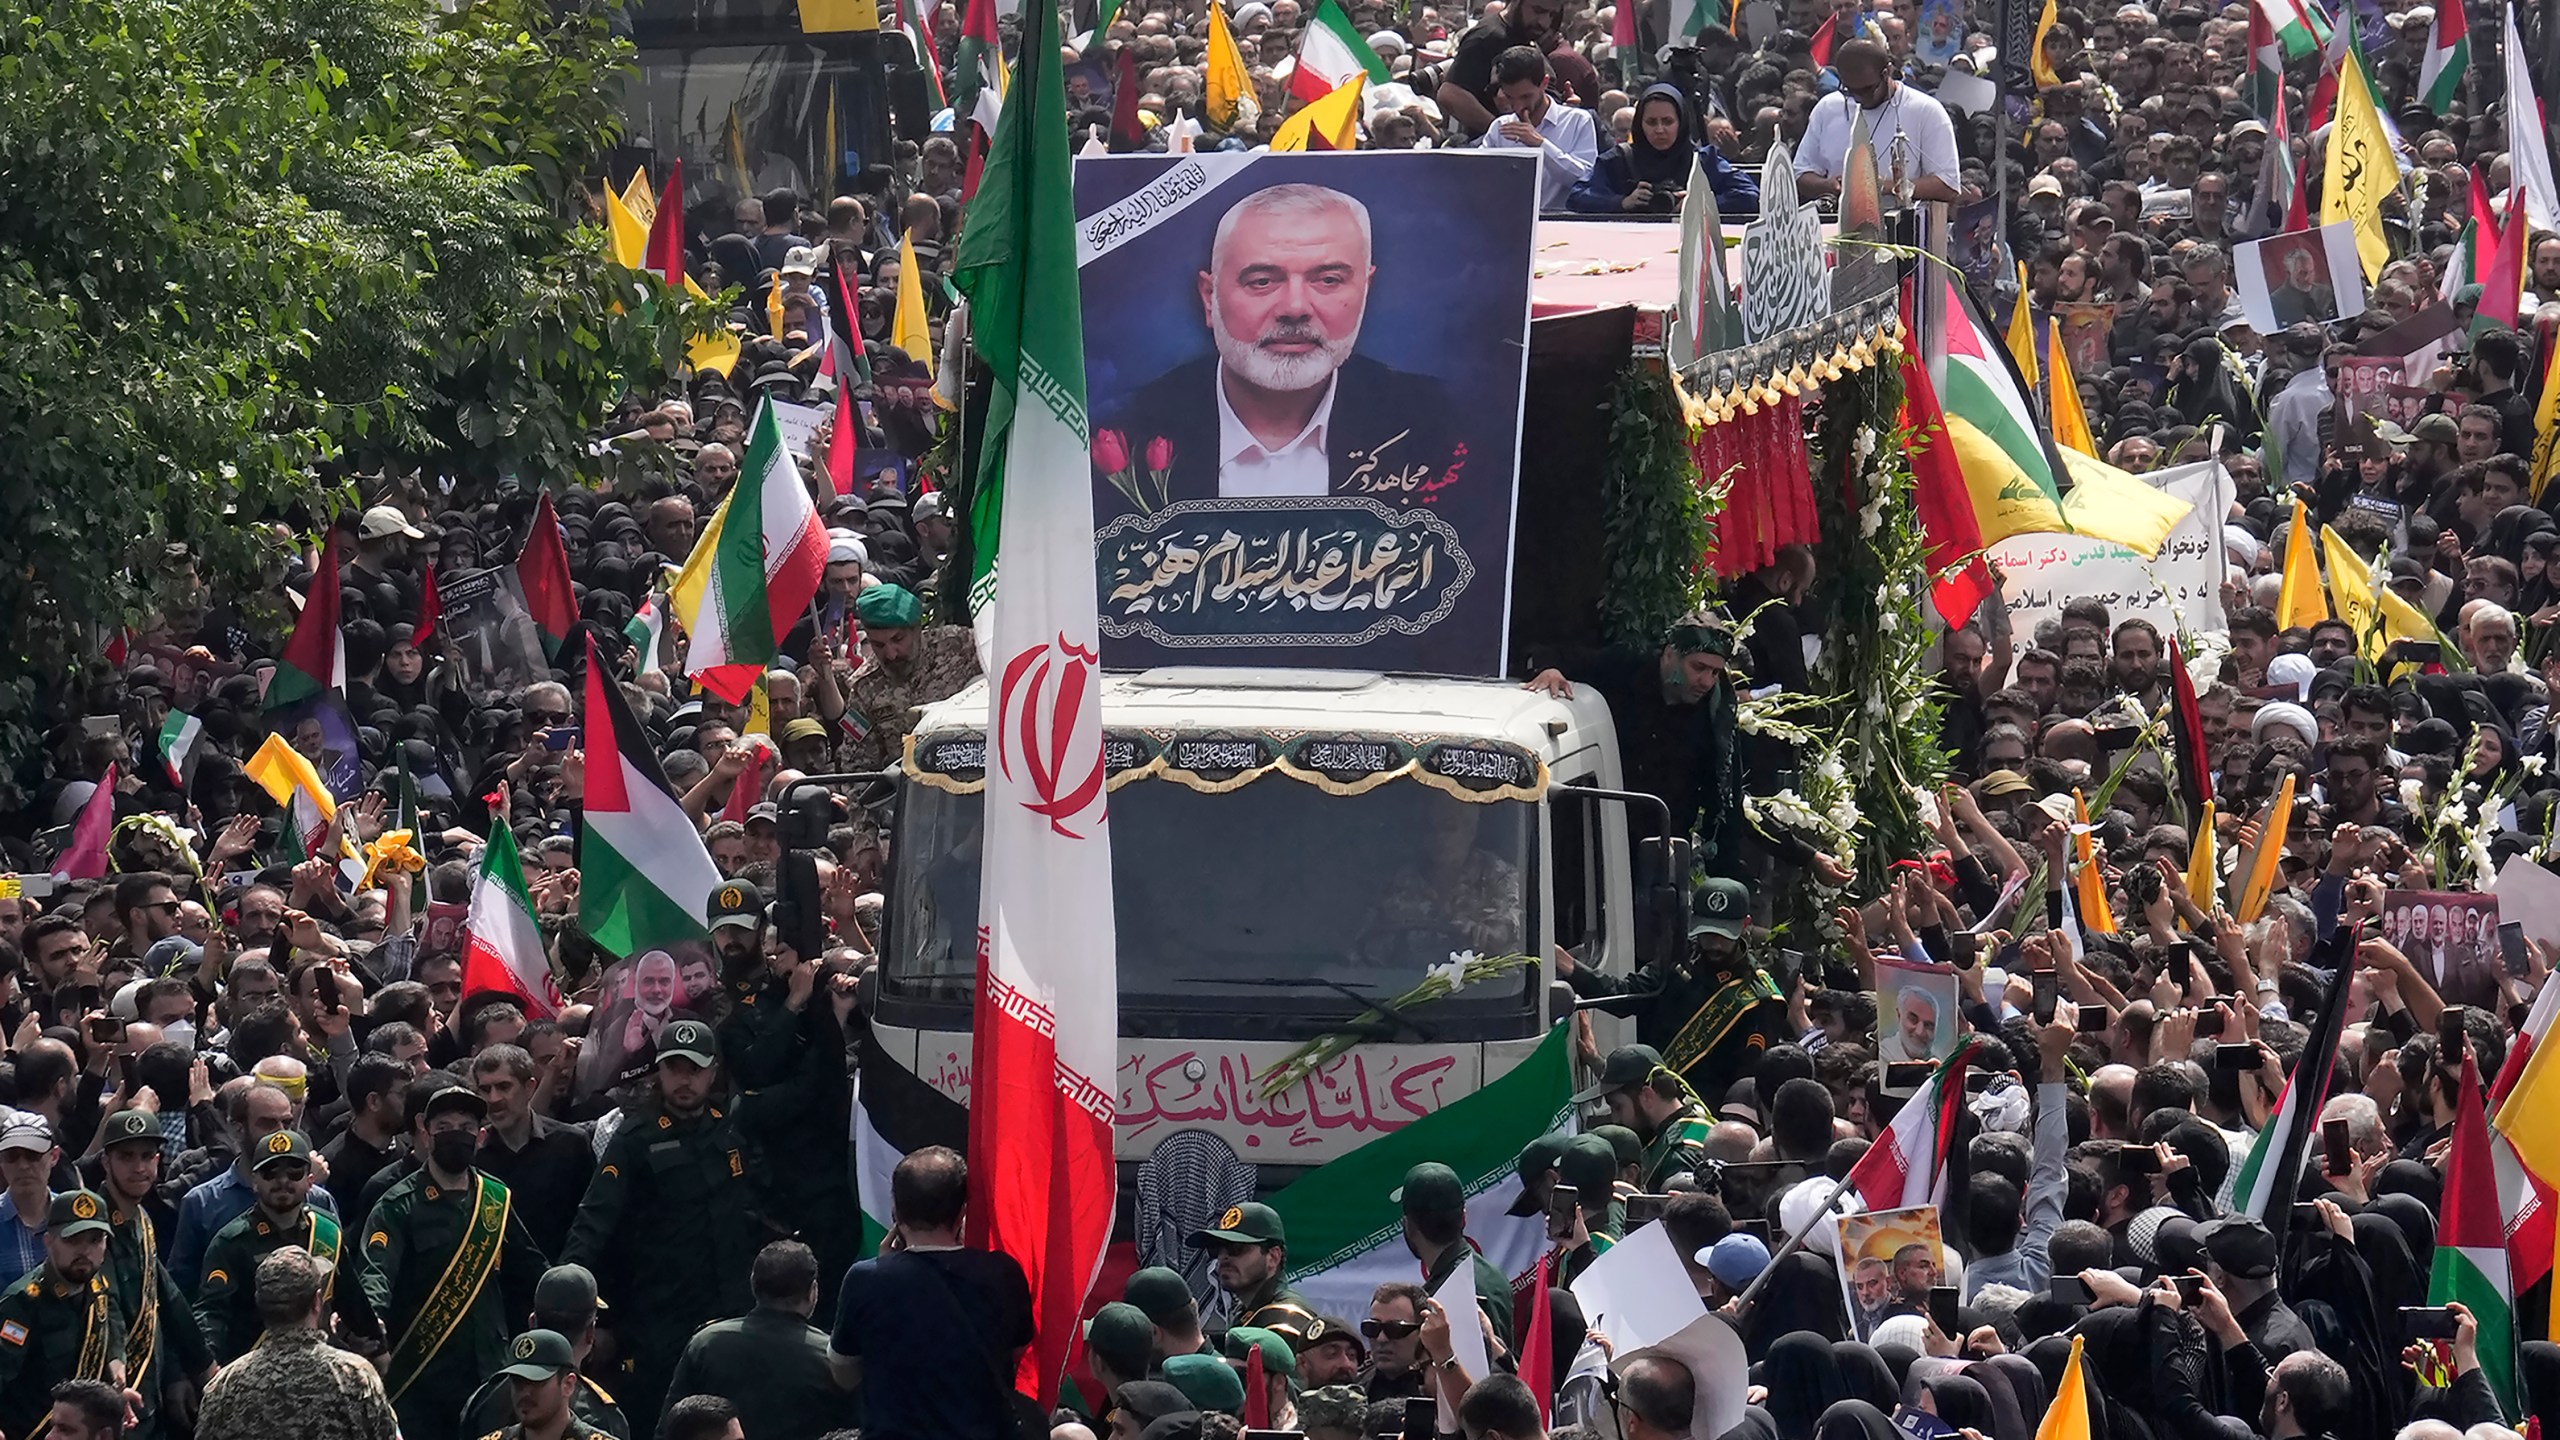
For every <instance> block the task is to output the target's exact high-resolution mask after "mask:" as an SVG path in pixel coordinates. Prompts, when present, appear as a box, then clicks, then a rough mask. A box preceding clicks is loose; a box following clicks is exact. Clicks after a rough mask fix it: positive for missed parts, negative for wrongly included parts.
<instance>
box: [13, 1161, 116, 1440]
mask: <svg viewBox="0 0 2560 1440" xmlns="http://www.w3.org/2000/svg"><path fill="white" fill-rule="evenodd" d="M111 1228H112V1227H111V1226H110V1225H109V1224H108V1222H107V1201H106V1197H105V1196H102V1195H100V1194H99V1193H98V1192H96V1191H94V1190H66V1191H64V1192H62V1193H61V1194H59V1195H56V1196H54V1197H53V1204H52V1206H51V1207H50V1208H49V1209H48V1210H47V1212H46V1215H45V1232H44V1263H43V1264H42V1265H39V1266H37V1267H36V1269H35V1271H34V1272H33V1273H32V1274H29V1275H27V1276H25V1277H23V1278H21V1279H20V1280H19V1281H18V1283H16V1284H15V1285H12V1286H10V1287H9V1289H8V1291H7V1293H5V1294H0V1435H32V1434H34V1433H36V1426H37V1425H38V1424H39V1423H40V1422H41V1421H43V1420H44V1419H45V1417H46V1416H48V1415H50V1414H51V1413H52V1412H53V1387H54V1386H56V1385H59V1384H61V1383H62V1382H63V1381H65V1380H104V1381H107V1382H109V1383H111V1384H115V1385H119V1386H120V1385H122V1384H123V1383H124V1351H125V1330H126V1328H127V1326H128V1325H129V1324H130V1322H131V1317H130V1316H128V1315H126V1314H125V1312H124V1310H123V1308H122V1307H121V1306H119V1305H117V1304H116V1302H115V1296H114V1294H113V1293H112V1292H111V1291H110V1290H109V1288H108V1286H107V1278H106V1275H105V1274H104V1273H103V1272H104V1271H105V1269H106V1261H107V1232H108V1230H109V1229H111Z"/></svg>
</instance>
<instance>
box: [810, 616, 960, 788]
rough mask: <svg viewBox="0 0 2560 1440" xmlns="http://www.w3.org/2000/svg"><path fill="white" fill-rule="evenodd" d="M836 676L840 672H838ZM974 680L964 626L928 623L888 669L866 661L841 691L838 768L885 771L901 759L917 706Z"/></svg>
mask: <svg viewBox="0 0 2560 1440" xmlns="http://www.w3.org/2000/svg"><path fill="white" fill-rule="evenodd" d="M838 674H839V677H841V675H842V672H841V671H839V672H838ZM977 678H978V646H977V641H976V640H975V639H974V638H973V637H972V636H971V635H970V633H969V629H968V627H967V626H965V625H928V626H925V627H924V628H922V629H920V630H918V631H917V632H916V644H915V653H914V654H912V655H910V656H908V657H907V662H906V663H905V664H903V665H900V666H897V667H895V668H892V667H890V666H886V665H883V664H881V663H880V662H879V661H878V660H876V659H873V658H870V657H867V656H866V657H865V658H864V660H863V662H862V664H861V666H860V667H859V668H857V669H856V670H855V671H854V672H853V676H852V678H851V679H849V680H845V679H841V678H840V679H839V684H838V687H837V688H838V689H840V690H841V691H843V693H844V706H845V709H844V726H843V730H844V738H841V739H839V740H838V741H837V742H836V768H837V769H839V770H886V769H889V768H891V767H892V766H895V765H896V764H898V762H899V761H900V760H901V759H903V758H904V757H905V755H906V746H907V732H908V731H910V730H912V729H914V728H915V723H916V717H915V712H916V708H917V707H918V706H922V705H930V704H932V703H933V702H935V701H936V700H948V699H950V698H951V697H952V696H954V695H957V694H959V693H960V691H961V689H962V687H964V686H966V685H967V684H968V683H969V682H970V681H972V680H975V679H977Z"/></svg>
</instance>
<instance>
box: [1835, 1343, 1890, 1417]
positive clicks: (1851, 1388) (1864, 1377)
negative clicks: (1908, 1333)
mask: <svg viewBox="0 0 2560 1440" xmlns="http://www.w3.org/2000/svg"><path fill="white" fill-rule="evenodd" d="M1831 1358H1832V1359H1833V1360H1834V1361H1836V1362H1837V1363H1838V1364H1839V1366H1840V1383H1841V1384H1842V1385H1844V1386H1846V1387H1847V1388H1848V1394H1849V1398H1850V1399H1852V1400H1864V1401H1866V1402H1867V1403H1868V1404H1870V1405H1873V1406H1876V1407H1877V1408H1879V1409H1882V1408H1884V1407H1886V1406H1891V1405H1895V1404H1899V1403H1900V1402H1901V1389H1902V1387H1901V1386H1900V1385H1899V1384H1898V1383H1896V1382H1895V1380H1894V1378H1893V1371H1891V1370H1890V1369H1887V1368H1886V1367H1885V1363H1884V1357H1883V1356H1881V1355H1879V1354H1877V1353H1876V1349H1875V1347H1874V1346H1872V1345H1862V1344H1860V1343H1858V1342H1857V1341H1855V1340H1836V1341H1833V1342H1832V1345H1831Z"/></svg>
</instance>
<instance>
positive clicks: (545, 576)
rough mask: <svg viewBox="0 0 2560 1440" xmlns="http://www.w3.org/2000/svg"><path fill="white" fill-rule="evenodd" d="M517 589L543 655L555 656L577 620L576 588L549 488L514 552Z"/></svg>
mask: <svg viewBox="0 0 2560 1440" xmlns="http://www.w3.org/2000/svg"><path fill="white" fill-rule="evenodd" d="M516 589H517V590H518V591H519V592H521V593H522V594H523V596H524V608H525V613H526V614H527V615H529V616H531V617H532V619H533V624H534V628H535V629H537V630H539V631H540V632H542V658H543V659H545V660H557V659H559V658H560V647H561V646H562V645H563V644H565V643H567V641H568V639H569V627H570V626H572V625H575V624H577V623H578V592H577V588H576V587H575V586H574V585H572V584H571V583H570V580H569V551H568V548H567V547H566V546H564V545H562V544H561V543H560V513H559V512H558V511H556V510H554V509H552V508H551V492H550V491H548V490H545V491H544V492H542V498H541V500H539V501H537V502H536V503H535V504H534V507H533V528H532V529H530V530H527V531H526V532H525V536H524V548H523V549H521V550H519V551H517V552H516Z"/></svg>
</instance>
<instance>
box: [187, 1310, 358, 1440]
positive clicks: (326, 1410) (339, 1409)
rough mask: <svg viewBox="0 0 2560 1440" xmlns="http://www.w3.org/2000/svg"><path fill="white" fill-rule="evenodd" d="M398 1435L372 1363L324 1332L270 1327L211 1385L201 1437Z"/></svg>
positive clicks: (331, 1439)
mask: <svg viewBox="0 0 2560 1440" xmlns="http://www.w3.org/2000/svg"><path fill="white" fill-rule="evenodd" d="M285 1417H291V1424H290V1433H291V1434H292V1435H293V1436H294V1437H295V1440H399V1435H400V1417H399V1416H398V1415H396V1414H394V1413H393V1412H392V1409H391V1400H390V1398H389V1397H388V1396H386V1395H384V1394H383V1393H382V1377H381V1376H379V1375H377V1374H375V1373H374V1369H373V1367H372V1366H371V1365H368V1364H366V1363H365V1362H364V1361H363V1360H361V1359H359V1358H358V1357H356V1356H353V1355H350V1354H348V1353H347V1352H346V1351H344V1350H338V1349H333V1348H332V1347H331V1346H330V1344H329V1337H328V1336H326V1335H323V1334H321V1333H320V1332H319V1331H318V1330H311V1329H293V1330H275V1331H270V1332H268V1334H267V1336H266V1338H265V1339H264V1340H262V1341H260V1342H259V1343H258V1346H257V1348H255V1349H253V1350H251V1351H250V1352H249V1353H248V1354H246V1355H243V1356H241V1357H240V1359H239V1360H237V1361H235V1362H233V1363H232V1364H229V1365H226V1366H224V1367H223V1368H222V1373H221V1374H219V1375H216V1376H214V1377H213V1383H212V1384H211V1385H208V1386H206V1387H205V1392H204V1409H203V1411H202V1412H200V1413H199V1414H198V1415H197V1417H196V1440H273V1437H275V1436H277V1435H280V1434H284V1433H287V1427H286V1425H285V1423H284V1421H285Z"/></svg>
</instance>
